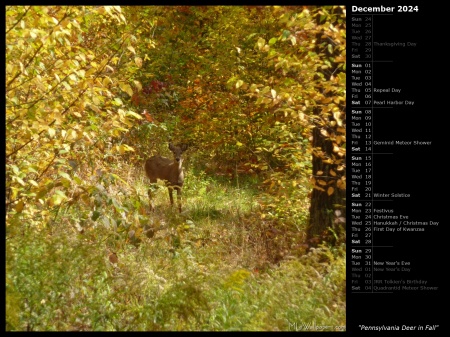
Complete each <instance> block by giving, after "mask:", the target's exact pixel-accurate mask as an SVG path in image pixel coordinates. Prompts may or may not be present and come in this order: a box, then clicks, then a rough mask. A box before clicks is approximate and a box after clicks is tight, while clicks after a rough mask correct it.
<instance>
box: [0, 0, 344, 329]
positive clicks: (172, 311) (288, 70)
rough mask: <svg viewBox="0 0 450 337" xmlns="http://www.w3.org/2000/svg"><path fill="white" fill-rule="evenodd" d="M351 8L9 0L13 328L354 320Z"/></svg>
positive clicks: (313, 324) (301, 325)
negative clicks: (349, 193)
mask: <svg viewBox="0 0 450 337" xmlns="http://www.w3.org/2000/svg"><path fill="white" fill-rule="evenodd" d="M345 16H346V11H345V7H344V6H321V7H316V6H6V7H5V20H6V26H5V27H6V45H5V49H6V50H5V58H6V65H5V69H6V70H5V71H6V73H5V74H6V78H5V80H6V83H5V86H6V87H5V89H6V90H5V91H6V115H5V129H6V139H5V152H6V153H5V155H6V159H5V173H6V174H5V179H6V185H5V205H6V206H5V208H6V219H5V221H6V240H5V242H6V279H5V282H6V330H8V331H310V330H313V331H323V330H325V331H343V330H345V324H346V236H345V226H346V219H345V212H346V209H345V203H346V198H345V193H346V164H345V160H346V129H345V128H346V120H345V101H346V20H345ZM169 192H170V193H169ZM172 194H173V197H172ZM172 199H173V201H171V200H172Z"/></svg>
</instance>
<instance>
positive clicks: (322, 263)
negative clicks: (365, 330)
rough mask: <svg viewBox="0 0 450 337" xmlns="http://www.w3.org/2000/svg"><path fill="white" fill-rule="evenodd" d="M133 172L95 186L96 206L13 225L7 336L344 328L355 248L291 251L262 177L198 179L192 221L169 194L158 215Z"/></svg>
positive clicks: (190, 198)
mask: <svg viewBox="0 0 450 337" xmlns="http://www.w3.org/2000/svg"><path fill="white" fill-rule="evenodd" d="M127 172H128V174H127V177H125V178H124V179H123V181H115V180H114V179H112V180H107V179H106V180H105V179H103V181H100V180H99V181H98V182H96V183H95V184H94V185H96V186H97V189H96V190H95V191H93V192H92V193H91V196H90V198H91V200H93V204H94V205H95V207H93V208H91V209H89V208H88V207H86V206H85V205H83V203H82V202H81V201H80V203H78V204H75V205H71V207H69V205H65V206H62V207H60V208H58V210H54V216H53V217H52V218H51V219H52V221H49V222H47V223H41V222H39V221H38V220H33V219H27V218H24V217H21V216H20V215H16V216H14V217H12V218H9V219H8V227H7V241H6V249H7V250H6V328H7V330H34V331H42V330H44V331H53V330H58V331H68V330H69V331H70V330H77V331H80V330H81V331H92V330H102V331H104V330H106V331H149V330H175V331H180V330H214V331H222V330H250V331H253V330H255V331H259V330H267V331H278V330H283V331H294V330H302V331H305V330H332V331H334V330H342V329H345V267H346V266H345V246H344V245H341V246H334V247H328V246H319V247H318V248H315V249H311V250H309V251H308V252H306V251H304V252H303V253H298V252H297V253H296V250H295V249H294V248H292V249H286V247H287V246H286V244H284V243H283V242H285V241H283V240H286V238H285V237H284V236H288V234H289V233H287V232H286V233H283V237H280V236H278V237H275V238H274V237H272V236H270V235H269V234H267V233H269V229H270V228H271V227H270V226H269V225H270V224H268V223H266V222H265V221H264V220H263V219H261V217H260V214H259V209H260V205H259V202H258V193H259V190H258V189H257V188H256V186H258V185H257V184H256V181H255V178H242V179H241V180H240V181H238V182H236V181H233V182H231V183H230V182H228V183H227V181H226V179H224V178H223V177H222V178H220V177H208V176H206V175H205V174H203V173H201V172H196V173H195V174H192V172H188V173H191V174H188V177H189V178H188V179H186V184H185V186H184V189H183V212H182V213H181V214H180V213H178V211H177V209H176V207H174V208H173V209H171V208H170V205H169V198H168V193H167V189H166V188H165V187H164V186H160V188H158V189H157V191H156V192H155V198H154V203H155V211H154V212H153V213H150V212H149V209H148V198H147V194H146V193H147V192H146V190H147V188H148V185H147V181H146V179H144V178H143V174H142V170H141V169H135V170H134V171H133V170H129V171H127ZM98 185H101V186H103V189H104V190H103V189H102V187H100V186H98ZM149 229H150V231H149ZM270 233H272V232H270ZM289 235H291V234H289ZM291 236H292V235H291ZM291 236H290V237H291ZM292 237H294V236H292ZM294 239H295V237H294ZM274 247H275V248H276V247H281V248H280V249H278V250H277V249H275V248H274Z"/></svg>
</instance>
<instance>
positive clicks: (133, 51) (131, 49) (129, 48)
mask: <svg viewBox="0 0 450 337" xmlns="http://www.w3.org/2000/svg"><path fill="white" fill-rule="evenodd" d="M127 49H128V50H129V51H131V52H132V53H133V54H136V51H135V50H134V48H133V47H132V46H128V47H127Z"/></svg>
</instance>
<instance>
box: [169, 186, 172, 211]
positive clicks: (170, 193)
mask: <svg viewBox="0 0 450 337" xmlns="http://www.w3.org/2000/svg"><path fill="white" fill-rule="evenodd" d="M169 198H170V206H173V187H172V186H169Z"/></svg>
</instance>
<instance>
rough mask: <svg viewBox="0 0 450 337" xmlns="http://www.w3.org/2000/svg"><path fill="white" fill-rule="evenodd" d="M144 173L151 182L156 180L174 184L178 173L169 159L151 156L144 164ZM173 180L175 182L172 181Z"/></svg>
mask: <svg viewBox="0 0 450 337" xmlns="http://www.w3.org/2000/svg"><path fill="white" fill-rule="evenodd" d="M144 167H145V173H146V174H147V177H148V178H149V179H150V180H151V181H156V179H161V180H166V181H168V182H171V183H176V181H177V180H178V179H177V178H178V175H179V172H178V170H177V168H176V165H175V163H174V162H173V161H172V160H170V159H169V158H166V157H162V156H153V157H151V158H149V159H147V161H146V162H145V166H144ZM173 180H175V181H173Z"/></svg>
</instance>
